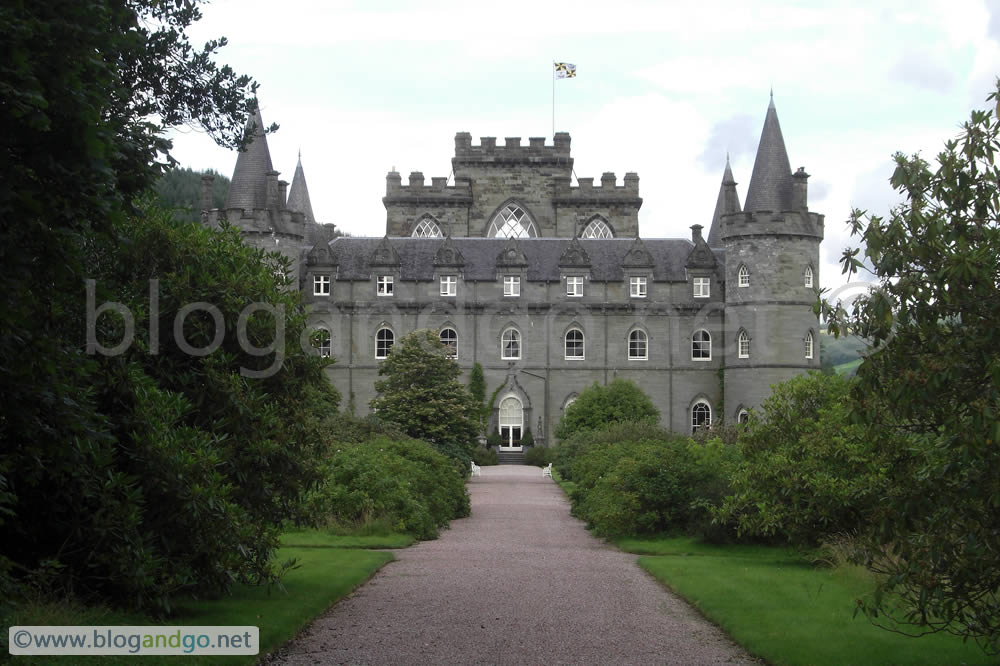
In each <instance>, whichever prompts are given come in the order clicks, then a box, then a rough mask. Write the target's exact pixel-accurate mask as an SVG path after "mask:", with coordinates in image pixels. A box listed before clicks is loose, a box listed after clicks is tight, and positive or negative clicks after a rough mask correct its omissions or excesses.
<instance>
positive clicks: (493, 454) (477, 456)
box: [472, 446, 498, 467]
mask: <svg viewBox="0 0 1000 666" xmlns="http://www.w3.org/2000/svg"><path fill="white" fill-rule="evenodd" d="M497 460H498V456H497V451H496V449H487V448H486V447H484V446H477V447H476V448H474V449H473V450H472V462H474V463H476V464H477V465H480V466H483V467H485V466H489V465H496V464H497Z"/></svg>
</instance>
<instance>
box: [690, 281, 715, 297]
mask: <svg viewBox="0 0 1000 666" xmlns="http://www.w3.org/2000/svg"><path fill="white" fill-rule="evenodd" d="M711 290H712V279H711V278H707V277H696V278H695V279H694V297H695V298H708V297H709V296H711Z"/></svg>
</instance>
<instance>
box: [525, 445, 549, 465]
mask: <svg viewBox="0 0 1000 666" xmlns="http://www.w3.org/2000/svg"><path fill="white" fill-rule="evenodd" d="M550 462H552V449H550V448H548V447H545V446H534V447H532V448H530V449H528V451H527V452H526V453H525V454H524V463H525V464H526V465H534V466H535V467H545V466H546V465H548V464H549V463H550Z"/></svg>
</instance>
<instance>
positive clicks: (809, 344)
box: [805, 331, 814, 358]
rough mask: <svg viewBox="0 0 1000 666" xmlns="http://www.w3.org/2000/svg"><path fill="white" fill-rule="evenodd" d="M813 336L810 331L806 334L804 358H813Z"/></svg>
mask: <svg viewBox="0 0 1000 666" xmlns="http://www.w3.org/2000/svg"><path fill="white" fill-rule="evenodd" d="M813 342H814V341H813V334H812V331H809V332H808V333H806V339H805V346H806V358H812V357H813Z"/></svg>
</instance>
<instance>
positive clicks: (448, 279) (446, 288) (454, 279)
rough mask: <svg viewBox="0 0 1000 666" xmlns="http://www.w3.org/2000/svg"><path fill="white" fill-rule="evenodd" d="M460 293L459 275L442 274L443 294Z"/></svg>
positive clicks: (452, 294)
mask: <svg viewBox="0 0 1000 666" xmlns="http://www.w3.org/2000/svg"><path fill="white" fill-rule="evenodd" d="M457 293H458V276H456V275H442V276H441V295H442V296H454V295H456V294H457Z"/></svg>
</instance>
